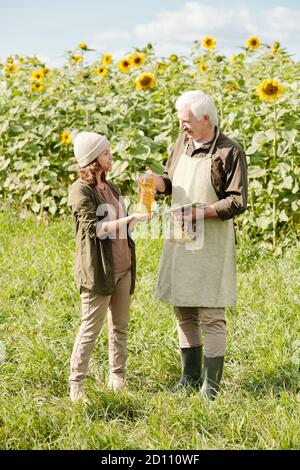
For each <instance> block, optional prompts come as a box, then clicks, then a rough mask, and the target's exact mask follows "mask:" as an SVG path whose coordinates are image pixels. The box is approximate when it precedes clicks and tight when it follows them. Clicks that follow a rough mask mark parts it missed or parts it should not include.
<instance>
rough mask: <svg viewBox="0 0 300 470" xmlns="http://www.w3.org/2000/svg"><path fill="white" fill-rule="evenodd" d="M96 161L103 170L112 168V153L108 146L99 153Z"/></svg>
mask: <svg viewBox="0 0 300 470" xmlns="http://www.w3.org/2000/svg"><path fill="white" fill-rule="evenodd" d="M98 162H99V163H100V165H101V168H102V170H103V171H110V170H111V169H112V154H111V151H110V149H109V148H107V149H105V150H103V151H102V152H101V153H100V155H99V157H98Z"/></svg>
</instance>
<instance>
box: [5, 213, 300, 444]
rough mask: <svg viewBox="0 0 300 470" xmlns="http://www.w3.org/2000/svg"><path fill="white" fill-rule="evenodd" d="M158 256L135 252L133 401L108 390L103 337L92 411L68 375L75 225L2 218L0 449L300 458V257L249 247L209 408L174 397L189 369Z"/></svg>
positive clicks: (75, 317) (75, 310) (146, 247)
mask: <svg viewBox="0 0 300 470" xmlns="http://www.w3.org/2000/svg"><path fill="white" fill-rule="evenodd" d="M161 248H162V241H161V240H154V241H150V240H148V241H147V240H144V241H143V242H138V243H137V256H138V284H137V290H136V292H135V294H134V297H133V303H132V309H131V318H130V325H129V345H128V346H129V358H128V384H129V391H130V392H131V393H130V394H127V395H126V394H124V395H114V394H113V393H111V392H110V391H108V390H107V389H106V387H105V383H106V380H107V374H108V352H107V329H106V327H105V328H104V330H103V331H102V334H101V336H100V338H99V340H98V342H97V345H96V347H95V349H94V351H93V356H92V360H91V362H90V369H89V376H88V379H87V385H86V390H87V395H88V397H89V399H90V401H89V404H87V405H84V404H78V405H76V406H74V405H72V404H71V402H70V401H69V398H68V374H69V359H70V355H71V351H72V346H73V342H74V338H75V335H76V333H77V329H78V326H79V322H80V302H79V295H78V293H77V291H76V288H75V285H74V281H73V260H74V250H75V242H74V229H73V222H72V220H71V217H64V218H62V219H55V220H49V221H43V222H37V220H36V219H35V218H34V217H32V218H30V217H29V218H26V219H24V220H22V219H20V217H19V216H18V214H17V213H16V212H14V211H12V210H4V211H3V212H1V213H0V273H1V274H0V281H1V284H0V318H1V333H0V341H1V342H2V349H3V354H2V356H3V359H2V364H1V365H0V381H1V382H0V387H1V388H0V448H1V449H299V448H300V432H299V422H300V409H299V365H298V364H297V359H299V349H300V347H299V345H298V350H297V342H296V341H297V339H299V330H298V331H297V325H298V324H299V297H298V292H299V285H298V286H297V282H298V281H299V264H300V263H299V251H298V250H297V249H296V248H290V249H289V250H288V251H286V252H285V253H284V254H283V255H282V256H281V257H279V258H275V257H273V256H272V255H271V254H268V253H267V252H264V251H263V250H262V249H259V248H257V247H255V246H254V245H253V244H251V243H250V242H247V241H245V240H244V241H242V240H241V241H240V243H239V246H238V271H239V276H238V294H239V304H238V307H237V308H231V309H228V313H227V326H228V349H227V357H226V364H225V371H224V379H223V382H222V392H221V393H220V395H219V396H218V398H217V400H216V401H215V402H214V403H212V404H210V405H207V404H206V403H205V402H203V401H202V399H201V397H200V395H199V393H197V392H196V391H195V392H191V393H186V392H182V393H179V394H177V395H173V394H171V393H170V392H169V391H168V390H169V388H170V387H171V386H173V384H174V383H175V382H176V380H177V379H178V376H179V374H180V370H181V364H180V356H179V349H178V343H177V334H176V328H175V321H174V318H173V314H172V309H171V307H170V306H168V305H165V304H163V303H160V302H156V301H155V300H154V291H155V282H156V272H157V268H158V262H159V255H160V251H161ZM4 348H5V350H6V353H5V354H4Z"/></svg>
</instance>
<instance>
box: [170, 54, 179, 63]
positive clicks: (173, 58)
mask: <svg viewBox="0 0 300 470" xmlns="http://www.w3.org/2000/svg"><path fill="white" fill-rule="evenodd" d="M177 60H178V57H177V55H176V54H172V55H170V61H171V62H177Z"/></svg>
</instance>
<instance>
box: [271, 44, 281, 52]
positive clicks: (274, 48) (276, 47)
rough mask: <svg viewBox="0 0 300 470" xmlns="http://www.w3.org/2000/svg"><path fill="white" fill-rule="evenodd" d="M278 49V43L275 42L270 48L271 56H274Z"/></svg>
mask: <svg viewBox="0 0 300 470" xmlns="http://www.w3.org/2000/svg"><path fill="white" fill-rule="evenodd" d="M279 48H280V43H279V42H278V41H275V42H274V44H273V47H272V54H276V52H278V50H279Z"/></svg>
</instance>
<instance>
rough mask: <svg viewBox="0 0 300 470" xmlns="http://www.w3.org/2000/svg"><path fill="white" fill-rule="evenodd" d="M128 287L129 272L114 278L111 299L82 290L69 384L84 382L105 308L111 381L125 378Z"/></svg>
mask: <svg viewBox="0 0 300 470" xmlns="http://www.w3.org/2000/svg"><path fill="white" fill-rule="evenodd" d="M130 286H131V272H130V271H128V272H127V273H126V274H125V275H123V276H120V277H117V278H116V282H115V290H114V292H113V294H112V295H98V294H94V293H93V292H92V291H90V290H89V289H86V288H83V289H82V291H81V294H80V297H81V310H82V322H81V326H80V328H79V332H78V334H77V337H76V340H75V343H74V347H73V352H72V356H71V374H70V377H69V380H70V383H80V382H82V381H83V380H84V378H85V376H86V373H87V369H88V364H89V359H90V356H91V352H92V349H93V346H94V344H95V342H96V339H97V337H98V335H99V333H100V331H101V328H102V325H103V322H104V319H105V316H106V312H107V309H108V307H109V313H108V330H109V370H110V380H113V379H114V378H115V379H124V378H125V372H126V371H125V367H126V360H127V328H128V317H129V308H130V301H131V299H130Z"/></svg>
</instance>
